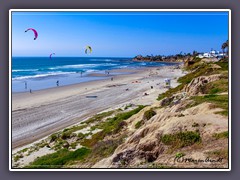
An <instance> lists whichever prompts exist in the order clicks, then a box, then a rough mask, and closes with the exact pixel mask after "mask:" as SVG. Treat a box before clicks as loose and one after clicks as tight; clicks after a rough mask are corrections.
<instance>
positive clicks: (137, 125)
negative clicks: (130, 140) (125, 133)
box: [135, 120, 144, 129]
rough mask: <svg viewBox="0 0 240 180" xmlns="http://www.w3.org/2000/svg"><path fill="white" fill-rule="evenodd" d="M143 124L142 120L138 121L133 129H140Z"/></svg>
mask: <svg viewBox="0 0 240 180" xmlns="http://www.w3.org/2000/svg"><path fill="white" fill-rule="evenodd" d="M143 124H144V122H143V120H141V121H138V122H137V123H136V124H135V128H136V129H138V128H140V127H141V126H142V125H143Z"/></svg>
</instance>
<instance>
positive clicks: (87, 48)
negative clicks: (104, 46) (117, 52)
mask: <svg viewBox="0 0 240 180" xmlns="http://www.w3.org/2000/svg"><path fill="white" fill-rule="evenodd" d="M88 52H89V53H92V48H91V47H90V46H86V49H85V54H87V53H88Z"/></svg>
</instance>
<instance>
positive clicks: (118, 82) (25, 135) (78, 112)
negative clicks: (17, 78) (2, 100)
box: [12, 66, 184, 149]
mask: <svg viewBox="0 0 240 180" xmlns="http://www.w3.org/2000/svg"><path fill="white" fill-rule="evenodd" d="M135 71H136V70H135ZM182 75H184V74H183V73H182V70H181V69H175V66H160V67H150V68H144V69H141V70H137V71H136V72H135V73H131V74H124V75H114V76H109V79H105V80H97V81H91V82H84V83H79V84H73V85H67V86H62V87H56V88H50V89H44V90H39V91H36V92H33V93H32V94H29V93H26V92H24V93H14V94H13V95H12V149H15V148H18V147H21V146H24V145H27V144H30V143H32V142H35V141H37V140H39V139H41V138H43V137H45V136H48V135H50V134H52V133H54V132H56V131H58V130H61V129H64V128H66V127H68V126H71V125H73V124H76V123H79V122H81V121H83V120H84V119H86V118H88V117H91V116H92V115H94V114H96V113H99V112H102V111H106V110H110V109H116V108H120V107H124V106H125V105H127V104H129V103H133V104H137V105H140V104H145V105H149V104H152V103H153V102H155V101H156V98H157V96H158V95H159V94H161V93H163V92H164V91H166V90H167V89H166V88H164V78H167V77H168V78H169V77H170V78H171V79H172V80H173V81H172V86H173V87H174V86H177V85H178V83H177V82H176V79H177V78H178V77H180V76H182ZM111 77H114V79H113V81H111V79H110V78H111ZM150 86H153V89H151V88H150ZM126 89H129V90H126ZM144 93H147V94H148V95H147V96H144ZM116 95H117V96H116Z"/></svg>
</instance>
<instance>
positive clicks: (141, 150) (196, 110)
mask: <svg viewBox="0 0 240 180" xmlns="http://www.w3.org/2000/svg"><path fill="white" fill-rule="evenodd" d="M186 103H190V101H188V100H186V99H185V100H182V102H181V103H179V104H177V105H173V106H172V107H166V108H161V109H158V106H152V107H151V108H156V109H154V111H155V112H156V115H155V116H153V117H152V118H151V119H149V120H148V121H146V122H145V123H144V125H142V127H140V128H139V129H137V130H136V129H135V128H134V126H135V124H136V123H137V122H138V121H139V120H142V119H143V114H144V112H146V110H147V109H148V108H150V107H148V108H146V109H144V110H142V112H140V113H139V114H137V115H135V116H133V117H132V118H130V119H129V120H128V121H127V123H128V128H127V130H125V133H126V131H127V133H128V135H129V137H128V138H127V140H126V142H125V143H123V144H122V145H120V146H119V147H118V148H117V149H116V150H115V152H114V154H113V155H112V156H110V157H109V158H106V159H103V160H101V161H100V162H98V163H97V164H95V165H94V166H93V167H99V168H100V167H102V168H103V167H105V168H119V167H151V166H153V164H154V165H155V166H159V167H160V166H166V167H181V168H192V167H198V168H205V167H206V168H214V167H219V168H220V167H222V168H223V167H225V168H226V167H227V166H228V162H227V159H224V160H223V161H221V162H219V163H208V162H203V163H197V164H195V163H191V162H186V163H184V162H181V161H179V162H178V161H177V160H176V156H177V154H178V153H179V154H182V155H183V157H181V158H182V159H183V158H192V159H196V160H198V159H200V160H204V161H205V160H206V159H207V158H208V157H209V155H210V154H211V153H213V154H214V152H218V151H219V152H221V151H225V150H226V149H227V148H228V141H227V139H224V138H222V139H217V138H215V137H214V135H215V134H219V133H223V132H226V131H228V120H227V118H226V117H223V116H221V115H218V114H215V112H218V111H219V110H220V109H217V108H212V106H211V104H210V103H202V104H200V105H198V106H196V107H192V108H189V109H186V110H182V109H185V106H186ZM179 133H180V134H182V136H186V137H184V138H183V139H181V138H179V139H178V140H172V141H173V142H172V143H171V142H170V141H171V140H169V142H168V141H166V140H163V138H164V137H165V138H166V137H168V138H169V139H171V137H173V136H174V135H177V134H179ZM187 136H189V137H187ZM179 137H180V136H179ZM188 138H189V139H188ZM194 138H198V139H196V140H194ZM172 139H174V138H172ZM181 141H182V142H181ZM185 141H186V142H185ZM188 141H189V143H188ZM224 156H225V155H224ZM212 158H213V159H218V158H220V157H212Z"/></svg>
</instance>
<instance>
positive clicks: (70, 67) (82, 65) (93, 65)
mask: <svg viewBox="0 0 240 180" xmlns="http://www.w3.org/2000/svg"><path fill="white" fill-rule="evenodd" d="M116 65H118V64H115V63H104V64H74V65H64V66H56V67H52V68H48V69H50V70H56V69H79V68H82V69H86V68H96V67H101V66H116Z"/></svg>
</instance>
